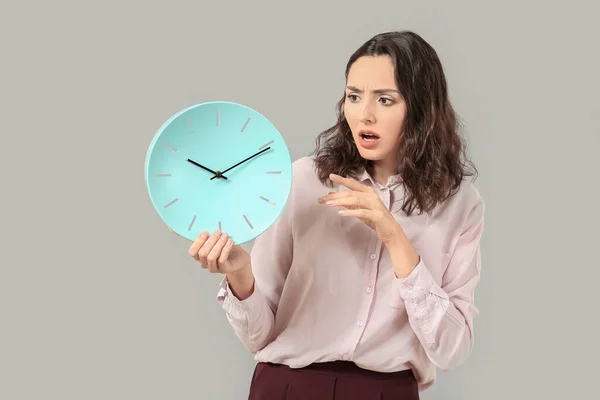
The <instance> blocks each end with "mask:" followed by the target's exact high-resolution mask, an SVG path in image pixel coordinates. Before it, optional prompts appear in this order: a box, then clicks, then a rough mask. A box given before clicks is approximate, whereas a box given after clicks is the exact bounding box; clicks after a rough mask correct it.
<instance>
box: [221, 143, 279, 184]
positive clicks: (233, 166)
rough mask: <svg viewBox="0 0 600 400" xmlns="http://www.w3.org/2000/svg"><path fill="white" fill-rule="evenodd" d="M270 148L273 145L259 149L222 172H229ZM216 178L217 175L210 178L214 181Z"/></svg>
mask: <svg viewBox="0 0 600 400" xmlns="http://www.w3.org/2000/svg"><path fill="white" fill-rule="evenodd" d="M270 148H271V146H269V147H267V148H265V149H262V150H261V151H259V152H257V153H254V154H252V155H251V156H250V157H248V158H246V159H244V160H242V161H240V162H239V163H237V164H235V165H232V166H231V167H229V168H227V169H226V170H225V171H223V172H221V173H222V174H224V173H225V172H227V171H231V170H232V169H234V168H235V167H237V166H238V165H240V164H243V163H245V162H246V161H248V160H250V159H252V158H254V157H256V156H257V155H259V154H260V153H264V152H265V151H267V150H269V149H270ZM215 178H216V176H213V177H212V178H210V180H211V181H212V180H213V179H215Z"/></svg>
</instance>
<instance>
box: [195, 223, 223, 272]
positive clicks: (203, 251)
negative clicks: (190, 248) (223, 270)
mask: <svg viewBox="0 0 600 400" xmlns="http://www.w3.org/2000/svg"><path fill="white" fill-rule="evenodd" d="M219 237H221V231H219V230H216V231H215V232H214V233H213V234H212V235H210V237H209V238H208V239H207V240H206V242H205V243H204V244H203V245H202V247H200V250H198V261H200V264H202V266H203V267H208V261H207V259H206V258H207V257H208V253H210V251H211V250H212V248H213V247H214V245H215V243H217V240H219Z"/></svg>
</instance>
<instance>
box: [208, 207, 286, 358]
mask: <svg viewBox="0 0 600 400" xmlns="http://www.w3.org/2000/svg"><path fill="white" fill-rule="evenodd" d="M292 203H293V199H292V197H291V196H290V199H289V200H288V202H287V204H286V206H285V207H284V210H283V212H282V214H281V215H280V217H279V218H278V219H277V221H276V222H275V223H274V224H273V225H271V227H270V228H269V229H267V230H266V231H265V232H264V233H263V234H262V235H260V236H259V237H257V238H256V239H255V241H254V245H253V246H252V250H251V254H250V255H251V257H250V259H251V265H249V266H248V267H247V268H244V269H242V270H240V271H238V272H235V273H232V274H228V275H226V276H225V278H224V279H223V280H222V281H221V285H220V290H219V293H218V295H217V300H218V302H219V304H221V307H222V308H223V310H225V313H226V316H227V320H228V321H229V323H230V325H231V326H232V328H233V330H234V331H235V334H236V335H237V337H238V338H239V339H240V340H241V341H242V343H243V344H244V345H245V346H246V348H247V349H248V350H249V351H250V352H251V353H256V352H257V351H258V350H260V349H262V348H263V347H265V346H266V345H267V344H268V343H269V342H271V341H272V340H273V337H272V336H273V329H274V326H275V314H276V312H277V305H278V304H279V297H280V296H281V292H282V290H283V286H284V284H285V280H286V277H287V274H288V271H289V269H290V266H291V264H292V249H293V239H292V210H291V209H292Z"/></svg>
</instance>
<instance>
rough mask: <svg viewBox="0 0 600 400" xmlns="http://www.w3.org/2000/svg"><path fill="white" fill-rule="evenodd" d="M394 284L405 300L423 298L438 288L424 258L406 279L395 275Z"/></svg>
mask: <svg viewBox="0 0 600 400" xmlns="http://www.w3.org/2000/svg"><path fill="white" fill-rule="evenodd" d="M394 284H395V285H396V288H397V291H398V293H400V296H401V297H402V298H403V299H404V300H409V299H417V298H423V297H425V296H426V295H427V294H428V293H430V292H431V291H432V290H433V289H434V288H435V287H436V286H437V284H436V282H435V280H434V279H433V276H432V275H431V273H430V272H429V270H428V269H427V266H426V265H425V262H424V261H423V258H422V257H421V258H420V259H419V263H418V264H417V266H416V267H415V268H414V269H413V270H412V272H411V273H410V275H408V276H407V277H406V278H398V276H397V275H396V274H395V273H394Z"/></svg>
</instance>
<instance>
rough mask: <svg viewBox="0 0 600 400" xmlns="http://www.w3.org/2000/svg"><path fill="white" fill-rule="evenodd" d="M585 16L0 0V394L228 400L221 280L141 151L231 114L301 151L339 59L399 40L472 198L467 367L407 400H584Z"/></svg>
mask: <svg viewBox="0 0 600 400" xmlns="http://www.w3.org/2000/svg"><path fill="white" fill-rule="evenodd" d="M597 15H598V6H597V3H596V2H593V1H591V0H590V1H586V2H583V1H570V2H567V3H564V2H542V1H502V2H497V1H495V2H489V1H470V2H467V1H438V2H432V1H401V0H396V1H377V2H372V3H368V2H366V1H360V2H359V1H348V0H346V1H335V2H334V1H319V2H315V1H307V2H304V1H297V2H293V3H287V2H281V1H280V2H275V1H273V2H260V1H256V2H251V1H236V2H229V1H219V2H217V1H215V2H203V1H175V0H172V1H169V2H167V1H163V2H159V1H130V0H120V1H107V0H105V1H97V2H83V1H81V2H75V1H69V2H68V1H60V0H59V1H52V2H42V1H38V2H16V1H8V2H2V5H1V6H0V42H1V44H2V46H1V48H0V49H1V52H0V71H1V74H0V80H1V86H0V97H1V104H0V105H1V108H0V112H1V116H2V130H1V134H2V137H1V138H2V142H1V143H2V145H1V147H0V148H1V151H2V153H1V157H0V163H1V170H0V172H1V179H2V182H1V186H0V188H1V189H0V192H1V195H0V202H1V205H0V211H1V213H2V214H1V220H0V221H1V227H2V230H1V234H2V238H1V239H2V240H1V241H0V244H1V246H2V248H1V251H0V257H1V258H0V267H1V275H0V312H1V314H0V399H3V400H4V399H5V400H24V399H27V400H34V399H35V400H40V399H44V400H47V399H61V400H84V399H85V400H96V399H98V400H99V399H102V400H107V399H110V400H117V399H119V400H121V399H123V400H132V399H144V400H166V399H174V400H175V399H176V400H188V399H189V400H191V399H219V400H221V399H222V400H240V399H244V398H245V396H246V394H247V389H248V384H249V379H250V376H251V374H252V371H253V368H254V361H253V359H252V356H251V355H250V354H248V353H247V352H246V350H245V349H244V348H243V346H242V345H241V343H240V342H239V341H238V339H237V338H236V337H235V336H234V334H233V331H232V330H231V329H230V327H229V325H228V324H227V322H226V319H225V315H224V312H223V311H222V310H221V309H220V308H219V306H218V304H217V302H216V300H215V295H216V293H217V285H218V282H219V280H220V279H221V277H220V276H214V275H209V274H208V273H206V272H205V271H203V270H202V269H201V268H199V266H198V265H197V264H196V263H195V262H193V260H191V259H190V258H189V257H188V255H187V249H188V247H189V242H187V241H186V240H184V239H181V238H178V237H177V236H175V235H172V234H170V233H169V232H168V230H167V227H166V226H165V225H164V224H163V223H162V222H161V221H160V219H159V218H158V216H157V214H156V212H155V210H154V209H153V208H152V206H151V203H150V201H149V197H148V195H147V190H146V187H145V183H144V175H143V164H144V157H145V153H146V150H147V147H148V145H149V143H150V141H151V139H152V137H153V135H154V134H155V132H156V130H157V129H158V128H159V127H160V125H161V124H162V123H163V122H164V121H165V120H167V119H168V118H169V117H170V116H171V115H172V114H174V113H175V112H177V111H178V110H180V109H182V108H184V107H187V106H189V105H192V104H196V103H201V102H204V101H212V100H229V101H237V102H241V103H243V104H246V105H248V106H251V107H253V108H255V109H257V110H259V111H260V112H261V113H263V114H264V115H265V116H267V117H268V118H269V119H270V120H271V121H272V122H273V123H274V124H275V125H276V126H277V127H278V128H279V129H280V131H281V132H282V134H283V136H284V138H285V139H286V141H287V143H288V145H289V148H290V151H291V153H292V156H293V158H294V159H297V158H299V157H301V156H303V155H306V154H308V153H310V152H311V151H312V149H313V145H314V139H315V137H316V135H317V133H318V132H320V131H321V130H323V129H325V128H326V127H328V126H329V125H331V124H332V123H333V121H334V119H335V102H336V101H337V100H338V98H339V96H340V95H341V93H342V90H343V85H344V78H343V70H344V66H345V63H346V61H347V59H348V57H349V56H350V54H351V53H352V52H353V51H354V49H355V48H357V47H358V46H360V45H361V44H362V43H363V42H364V41H366V40H367V39H369V38H370V37H371V36H373V35H374V34H376V33H379V32H382V31H387V30H392V29H411V30H414V31H416V32H417V33H419V34H421V35H422V36H423V37H424V38H425V39H426V40H427V41H429V42H430V43H431V44H432V45H433V46H434V47H435V48H436V49H437V51H438V53H439V56H440V57H441V59H442V61H443V64H444V66H445V70H446V73H447V77H448V81H449V86H450V90H451V98H452V101H453V103H454V105H455V107H456V109H457V112H458V113H459V115H460V117H461V118H462V121H463V124H464V127H465V134H466V135H467V137H468V141H469V146H470V152H471V154H472V156H473V159H474V161H475V162H476V163H477V166H478V169H479V172H480V176H479V179H478V180H477V181H476V184H477V187H478V188H479V190H480V192H481V194H482V195H483V197H484V198H485V200H486V203H487V214H486V228H485V233H484V239H483V243H482V246H483V272H482V273H483V275H482V281H481V284H480V286H479V288H478V291H477V298H476V305H477V306H478V308H479V309H480V312H481V315H480V317H479V318H478V319H477V320H476V325H475V334H476V338H475V349H474V352H473V354H472V356H471V358H470V359H469V360H468V361H467V362H466V363H465V364H463V365H462V366H460V367H459V368H458V369H456V370H454V371H452V372H443V373H442V372H440V374H439V376H438V381H437V384H436V385H435V386H434V387H433V388H431V389H429V390H427V391H426V392H424V393H423V394H422V398H423V399H428V400H433V399H436V400H439V399H444V400H459V399H460V400H483V399H485V400H496V399H498V400H500V399H508V398H510V399H566V398H569V399H575V398H597V396H598V395H597V391H598V390H597V384H596V383H597V378H596V374H597V372H598V366H597V362H598V344H597V343H598V338H599V337H600V332H599V329H598V323H599V318H598V315H599V313H598V304H599V302H598V300H597V294H596V291H597V288H598V280H599V279H598V278H599V277H600V274H599V273H598V269H599V268H600V261H599V259H598V248H599V246H600V245H599V241H600V240H599V239H600V234H599V233H598V227H599V224H600V213H599V211H598V206H599V204H600V196H599V190H600V189H599V185H600V178H599V176H598V175H599V172H600V162H599V161H598V158H597V157H598V153H599V150H600V148H599V147H600V146H599V145H600V128H599V126H600V105H599V104H600V101H599V96H598V93H599V92H600V80H599V78H598V71H600V57H599V55H598V39H599V38H600V27H599V26H598V25H597V23H596V16H597ZM584 394H585V395H587V396H584ZM578 396H583V397H578Z"/></svg>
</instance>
